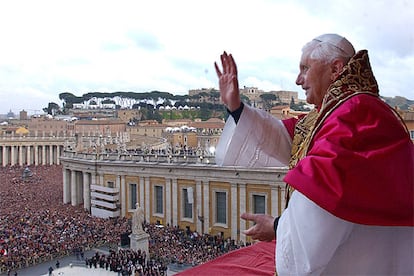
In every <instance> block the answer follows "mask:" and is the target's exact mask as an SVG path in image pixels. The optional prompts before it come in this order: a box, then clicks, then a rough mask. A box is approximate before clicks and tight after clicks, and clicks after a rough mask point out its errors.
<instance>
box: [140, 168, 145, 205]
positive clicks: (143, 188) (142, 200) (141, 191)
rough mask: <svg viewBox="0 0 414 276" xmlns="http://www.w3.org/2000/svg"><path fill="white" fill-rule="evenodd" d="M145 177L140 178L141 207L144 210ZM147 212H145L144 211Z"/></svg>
mask: <svg viewBox="0 0 414 276" xmlns="http://www.w3.org/2000/svg"><path fill="white" fill-rule="evenodd" d="M144 195H145V177H143V176H140V177H139V201H138V202H139V206H141V207H142V208H144V203H145V198H144ZM144 211H145V210H144Z"/></svg>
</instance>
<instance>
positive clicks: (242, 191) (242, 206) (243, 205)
mask: <svg viewBox="0 0 414 276" xmlns="http://www.w3.org/2000/svg"><path fill="white" fill-rule="evenodd" d="M239 190H240V191H239V192H240V198H239V202H240V206H239V209H240V214H243V213H245V212H246V184H244V183H243V184H239ZM244 230H246V221H245V220H243V219H240V239H241V240H242V241H243V242H246V235H244V234H243V231H244Z"/></svg>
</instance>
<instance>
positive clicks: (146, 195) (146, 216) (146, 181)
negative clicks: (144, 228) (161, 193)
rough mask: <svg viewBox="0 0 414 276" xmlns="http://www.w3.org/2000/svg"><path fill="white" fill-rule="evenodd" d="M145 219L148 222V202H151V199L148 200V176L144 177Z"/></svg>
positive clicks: (149, 208)
mask: <svg viewBox="0 0 414 276" xmlns="http://www.w3.org/2000/svg"><path fill="white" fill-rule="evenodd" d="M144 180H145V221H147V222H149V221H150V210H151V207H150V204H151V200H150V194H151V192H150V178H149V177H145V178H144Z"/></svg>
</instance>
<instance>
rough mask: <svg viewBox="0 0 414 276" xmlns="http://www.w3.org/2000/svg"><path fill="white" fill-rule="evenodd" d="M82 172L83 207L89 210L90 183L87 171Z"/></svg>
mask: <svg viewBox="0 0 414 276" xmlns="http://www.w3.org/2000/svg"><path fill="white" fill-rule="evenodd" d="M82 174H83V208H84V209H85V210H86V211H88V212H89V213H90V212H91V183H90V181H89V180H90V179H89V173H87V172H82Z"/></svg>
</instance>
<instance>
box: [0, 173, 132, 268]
mask: <svg viewBox="0 0 414 276" xmlns="http://www.w3.org/2000/svg"><path fill="white" fill-rule="evenodd" d="M30 170H31V171H32V172H33V175H32V176H31V177H26V178H23V177H22V171H23V168H21V167H2V168H1V169H0V177H1V180H2V181H1V182H0V192H1V194H0V196H1V201H0V210H1V214H0V219H1V225H0V249H1V250H2V252H3V254H2V256H0V257H1V258H0V265H1V270H2V271H4V270H7V269H17V268H21V267H26V266H30V265H33V264H37V263H40V262H43V261H46V260H50V259H53V258H56V257H60V256H66V255H69V254H73V253H74V252H76V251H77V250H79V248H83V249H88V248H91V247H94V246H98V245H100V244H102V243H118V240H119V236H120V235H121V233H124V232H126V231H127V230H128V220H127V219H125V218H111V219H102V218H97V217H92V216H91V215H90V214H89V213H87V212H85V210H84V209H83V206H71V205H67V204H63V200H62V194H63V191H62V189H63V185H62V167H61V166H56V165H55V166H37V167H31V168H30Z"/></svg>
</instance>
